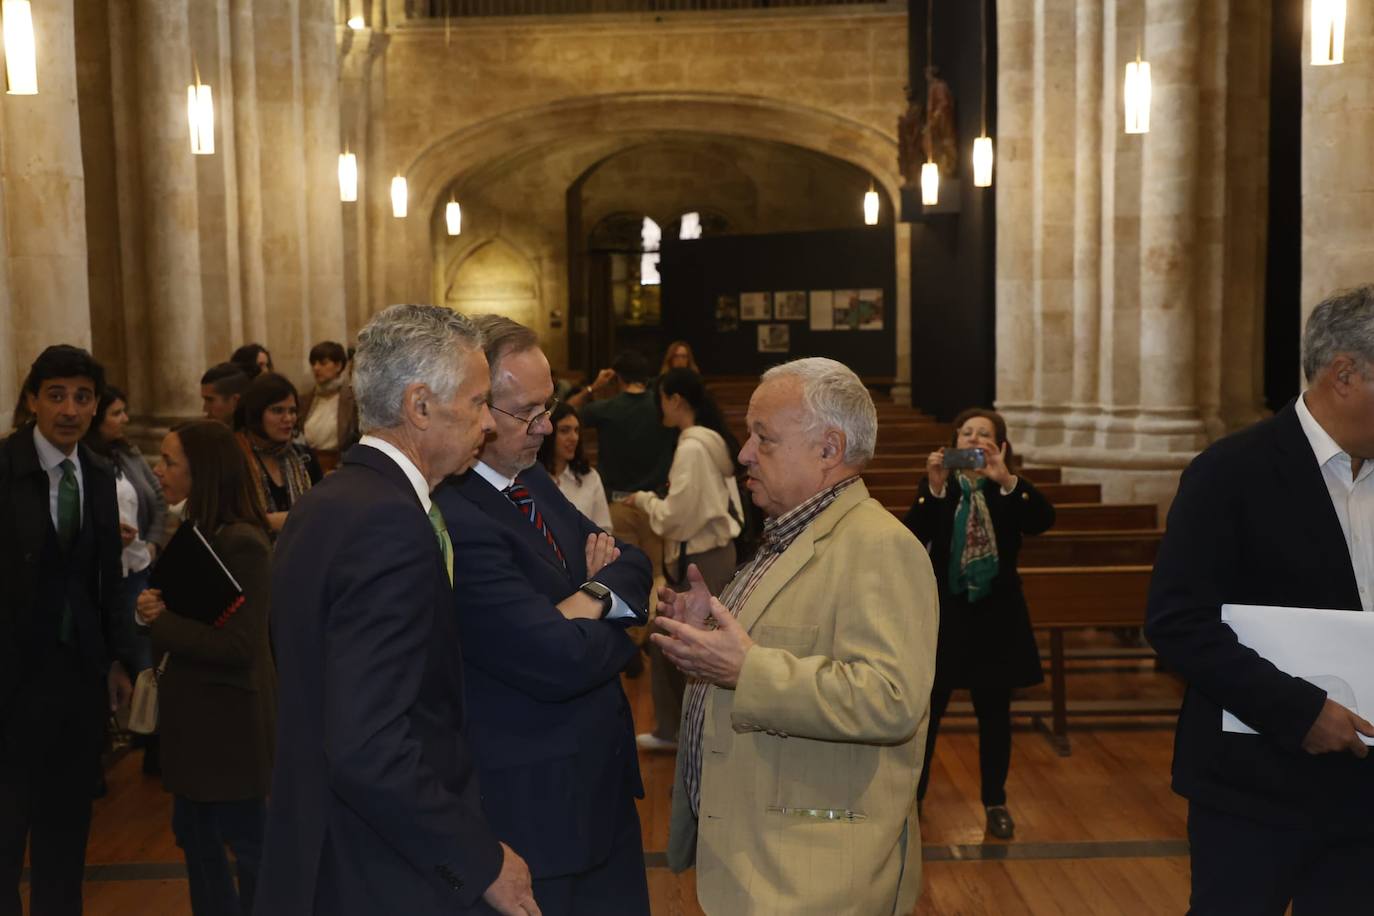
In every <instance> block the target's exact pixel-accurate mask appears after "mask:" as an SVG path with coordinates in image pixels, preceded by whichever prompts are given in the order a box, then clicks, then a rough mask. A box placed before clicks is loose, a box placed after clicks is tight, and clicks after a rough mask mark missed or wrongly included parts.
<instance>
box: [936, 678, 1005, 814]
mask: <svg viewBox="0 0 1374 916" xmlns="http://www.w3.org/2000/svg"><path fill="white" fill-rule="evenodd" d="M952 692H953V691H952V690H950V689H947V688H941V687H936V688H935V690H933V691H932V692H931V694H930V725H929V727H928V728H927V731H926V761H925V766H923V767H921V782H920V784H919V785H918V786H917V788H916V797H917V798H918V799H923V798H925V797H926V787H927V786H928V785H929V784H930V760H931V758H932V757H934V756H935V736H936V734H938V733H939V731H940V719H941V718H942V717H943V716H944V714H945V709H946V708H947V707H948V706H949V696H950V694H951V693H952ZM969 693H970V694H971V695H972V697H973V713H974V715H975V716H977V717H978V772H979V775H980V776H981V777H982V784H983V804H984V806H987V807H991V806H993V805H1005V804H1006V803H1007V770H1009V769H1010V768H1011V688H1010V687H975V688H973V689H972V690H970V691H969Z"/></svg>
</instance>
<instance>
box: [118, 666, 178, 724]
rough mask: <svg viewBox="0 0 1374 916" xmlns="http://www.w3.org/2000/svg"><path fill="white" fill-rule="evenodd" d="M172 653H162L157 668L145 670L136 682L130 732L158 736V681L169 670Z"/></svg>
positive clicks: (131, 702) (130, 707)
mask: <svg viewBox="0 0 1374 916" xmlns="http://www.w3.org/2000/svg"><path fill="white" fill-rule="evenodd" d="M171 657H172V653H170V652H164V653H162V661H161V662H159V663H158V666H157V667H156V668H145V669H143V670H142V671H140V672H139V673H138V680H136V681H134V695H133V699H131V700H130V701H129V731H131V732H134V733H135V734H139V735H155V734H157V691H158V681H160V680H161V679H162V674H163V672H165V671H166V670H167V660H168V659H169V658H171Z"/></svg>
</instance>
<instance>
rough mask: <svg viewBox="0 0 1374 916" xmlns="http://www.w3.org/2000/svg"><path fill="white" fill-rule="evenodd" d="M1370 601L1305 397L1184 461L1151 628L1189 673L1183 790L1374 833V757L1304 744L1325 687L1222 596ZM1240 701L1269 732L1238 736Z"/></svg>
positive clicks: (1181, 732) (1253, 812)
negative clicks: (1250, 634) (1248, 634)
mask: <svg viewBox="0 0 1374 916" xmlns="http://www.w3.org/2000/svg"><path fill="white" fill-rule="evenodd" d="M1227 603H1231V604H1273V605H1285V606H1295V607H1318V608H1332V609H1340V610H1351V611H1358V610H1360V596H1359V590H1358V585H1357V584H1356V582H1355V573H1354V569H1353V567H1352V566H1351V563H1350V552H1349V550H1348V548H1347V547H1346V544H1345V537H1344V535H1343V534H1342V532H1341V527H1340V522H1339V520H1338V519H1337V517H1336V511H1335V509H1334V507H1333V506H1332V505H1331V496H1330V494H1329V493H1328V492H1327V489H1326V484H1325V482H1324V481H1323V479H1322V475H1321V470H1320V468H1319V467H1318V465H1317V460H1316V457H1315V456H1314V455H1313V452H1312V447H1311V445H1310V444H1309V443H1308V441H1307V437H1306V435H1305V434H1304V433H1303V430H1302V426H1301V424H1300V423H1299V420H1298V415H1297V411H1296V410H1295V408H1294V405H1293V403H1291V402H1290V403H1289V404H1288V406H1287V407H1285V408H1284V409H1283V410H1281V411H1279V413H1278V414H1276V415H1275V416H1273V417H1271V418H1269V419H1267V420H1264V421H1262V422H1260V423H1257V424H1255V425H1254V426H1251V427H1249V428H1248V429H1244V430H1242V431H1240V432H1238V433H1235V434H1234V435H1231V436H1228V437H1227V438H1225V439H1222V440H1221V441H1219V442H1217V443H1216V444H1214V445H1213V446H1211V447H1210V448H1208V449H1207V450H1206V451H1204V452H1203V453H1202V454H1201V455H1199V456H1198V457H1197V458H1195V459H1194V460H1193V462H1192V464H1190V465H1189V466H1188V468H1187V470H1185V471H1184V472H1183V477H1182V479H1181V480H1180V481H1179V487H1178V495H1177V496H1176V497H1175V498H1174V503H1173V508H1172V509H1171V510H1170V511H1169V522H1168V530H1167V531H1166V532H1165V535H1164V540H1163V543H1162V544H1161V545H1160V548H1159V558H1158V560H1156V562H1155V571H1154V578H1153V580H1152V581H1151V584H1150V600H1149V610H1148V613H1147V619H1146V624H1145V632H1146V635H1147V636H1148V637H1149V639H1150V642H1151V643H1153V645H1154V647H1155V650H1156V651H1157V652H1158V653H1159V655H1160V658H1161V659H1163V660H1164V662H1165V663H1166V664H1167V665H1168V666H1169V667H1170V668H1172V669H1174V670H1175V671H1177V672H1179V673H1180V674H1182V675H1183V677H1185V678H1186V679H1187V681H1188V692H1187V695H1186V696H1185V697H1184V699H1183V710H1182V712H1181V713H1180V714H1179V720H1178V733H1177V737H1176V740H1175V743H1174V771H1173V772H1174V781H1173V784H1174V790H1175V791H1177V792H1178V793H1179V794H1180V795H1184V796H1186V797H1187V798H1189V799H1191V800H1193V801H1196V802H1200V803H1202V804H1206V805H1209V806H1212V807H1215V808H1220V809H1222V810H1226V811H1230V812H1234V813H1239V814H1244V815H1246V816H1249V817H1252V818H1255V819H1257V820H1263V821H1268V822H1273V823H1307V822H1311V821H1313V820H1318V821H1325V822H1326V823H1327V824H1329V825H1335V824H1338V823H1340V822H1349V823H1350V824H1351V825H1353V826H1355V827H1356V828H1357V829H1361V830H1362V831H1363V832H1365V833H1369V832H1374V827H1371V826H1370V825H1369V821H1368V815H1369V812H1370V811H1372V810H1374V756H1371V757H1369V758H1367V759H1365V760H1357V759H1355V758H1354V757H1353V756H1352V755H1350V754H1348V753H1341V754H1323V755H1321V756H1311V755H1309V754H1307V753H1305V752H1304V751H1303V750H1302V748H1301V744H1302V739H1303V737H1304V736H1305V735H1306V734H1307V731H1308V729H1309V728H1311V726H1312V723H1313V722H1314V721H1316V718H1317V714H1318V712H1320V710H1321V708H1322V704H1323V702H1324V700H1325V698H1326V693H1325V691H1323V690H1321V689H1320V688H1318V687H1315V686H1313V685H1312V684H1310V683H1308V682H1307V681H1304V680H1301V679H1300V678H1294V677H1289V676H1288V675H1287V674H1284V673H1283V672H1281V671H1279V670H1278V669H1277V668H1275V667H1274V666H1273V665H1272V664H1270V663H1269V662H1268V661H1266V660H1265V659H1263V658H1261V657H1260V656H1259V655H1257V654H1256V653H1255V652H1254V651H1252V650H1251V649H1248V648H1246V647H1245V646H1243V645H1241V644H1240V642H1239V641H1238V640H1237V639H1236V637H1235V634H1234V633H1233V632H1232V630H1231V628H1230V627H1228V626H1226V625H1225V624H1224V623H1222V622H1221V605H1222V604H1227ZM1223 708H1225V709H1229V710H1231V711H1232V712H1233V713H1235V714H1236V715H1237V716H1239V717H1240V719H1241V720H1242V721H1243V722H1245V723H1246V724H1248V725H1250V726H1251V727H1252V728H1254V729H1255V730H1256V731H1258V732H1259V734H1258V735H1239V734H1227V733H1223V732H1222V730H1221V711H1222V709H1223Z"/></svg>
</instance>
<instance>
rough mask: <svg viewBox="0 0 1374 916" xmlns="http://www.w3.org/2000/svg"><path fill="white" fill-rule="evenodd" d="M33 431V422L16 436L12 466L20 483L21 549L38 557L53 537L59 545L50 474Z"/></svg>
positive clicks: (17, 501) (16, 491)
mask: <svg viewBox="0 0 1374 916" xmlns="http://www.w3.org/2000/svg"><path fill="white" fill-rule="evenodd" d="M33 430H34V427H33V424H32V423H30V424H29V425H28V426H26V427H24V428H23V429H22V430H20V431H19V432H17V433H15V434H14V436H15V443H14V444H15V449H14V452H13V464H12V467H13V469H14V470H13V473H14V478H15V481H16V484H17V485H16V486H15V488H14V508H15V515H16V516H17V522H18V525H17V527H18V531H19V537H20V541H21V547H22V548H23V550H24V553H25V554H29V555H32V556H38V555H39V554H41V553H42V551H43V545H44V543H45V542H46V541H47V540H48V539H49V538H52V540H53V543H54V544H55V543H57V529H56V528H55V527H54V526H53V522H52V511H51V509H50V507H49V501H48V500H49V496H48V488H49V486H50V483H49V480H48V472H47V471H45V470H43V466H42V465H41V464H39V463H38V449H37V448H36V447H35V446H34V444H33Z"/></svg>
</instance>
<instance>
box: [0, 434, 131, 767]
mask: <svg viewBox="0 0 1374 916" xmlns="http://www.w3.org/2000/svg"><path fill="white" fill-rule="evenodd" d="M33 436H34V424H33V422H32V421H30V422H29V423H28V424H27V425H25V426H24V427H23V428H22V429H19V430H16V431H15V432H14V433H13V434H11V435H10V436H9V437H8V438H6V439H5V440H4V441H3V442H0V581H2V582H3V583H4V586H3V587H4V589H5V600H4V601H0V709H4V710H5V711H6V714H7V715H6V719H5V721H4V723H3V730H4V731H5V732H9V731H11V726H12V725H13V724H14V723H13V722H11V721H10V720H11V719H12V718H13V717H14V715H15V714H22V713H23V712H24V707H25V705H26V703H27V701H26V700H25V689H26V686H27V683H28V679H29V677H30V676H31V674H32V673H33V669H34V667H35V666H36V665H37V663H38V662H39V661H41V660H42V659H43V658H44V657H45V656H46V655H47V653H48V652H50V651H52V649H53V648H55V647H56V646H57V644H58V627H59V621H60V618H61V613H62V607H63V605H64V604H65V605H66V606H68V607H70V608H71V611H72V620H73V624H74V626H75V640H76V645H77V648H78V650H79V651H80V653H81V657H82V660H83V662H84V664H85V668H86V670H87V673H88V675H89V677H90V678H91V679H92V680H93V681H94V680H96V679H103V678H104V677H105V675H106V673H107V672H108V670H109V665H110V660H111V658H112V657H113V658H118V659H120V660H121V661H122V662H123V664H124V665H125V667H126V668H128V670H129V671H130V673H132V672H133V671H134V670H135V668H133V667H130V664H131V662H132V656H133V652H132V641H133V628H132V621H131V620H130V619H129V616H128V615H127V614H126V613H125V611H124V603H123V598H122V595H123V572H124V570H123V566H122V565H121V563H120V556H121V554H122V552H123V549H124V547H123V544H122V543H121V542H120V538H119V505H118V501H117V500H116V498H115V477H114V468H113V466H112V465H111V464H110V463H109V462H108V461H106V460H105V459H104V458H101V457H100V456H99V455H97V454H95V453H94V452H92V451H91V450H90V449H89V448H87V447H86V446H85V445H78V446H77V460H78V461H80V463H81V479H82V491H83V498H82V500H81V531H80V533H79V534H78V536H77V538H76V541H75V543H74V544H73V545H72V547H71V549H70V550H63V549H62V547H61V546H60V545H59V544H58V540H57V531H56V529H55V528H54V527H53V523H52V512H51V510H50V508H49V478H48V472H47V471H45V470H43V466H42V464H40V463H39V460H38V450H37V448H36V447H35V445H34V438H33ZM15 721H18V720H15ZM10 738H11V740H19V741H22V736H19V735H10Z"/></svg>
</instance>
